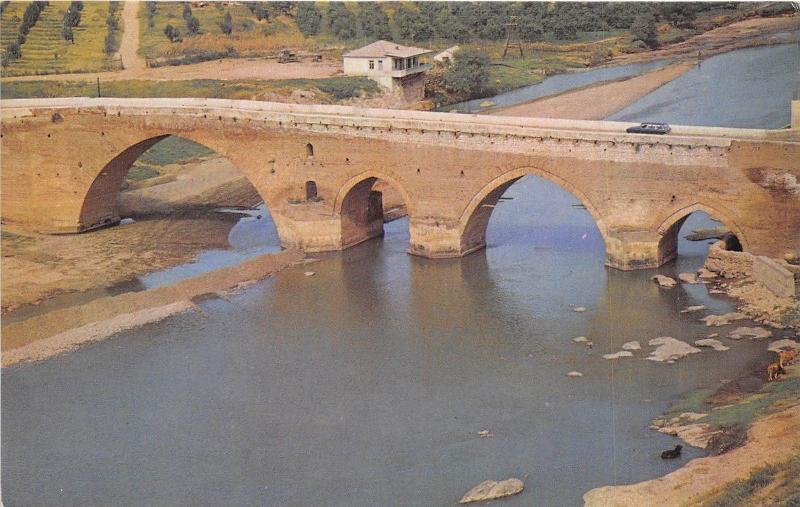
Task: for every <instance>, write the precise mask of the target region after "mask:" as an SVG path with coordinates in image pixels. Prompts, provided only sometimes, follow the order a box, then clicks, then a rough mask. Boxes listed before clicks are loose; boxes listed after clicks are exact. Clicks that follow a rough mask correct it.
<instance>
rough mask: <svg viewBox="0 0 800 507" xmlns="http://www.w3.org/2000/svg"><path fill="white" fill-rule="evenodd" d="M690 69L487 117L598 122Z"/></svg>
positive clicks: (672, 68) (686, 65) (673, 68)
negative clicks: (523, 117)
mask: <svg viewBox="0 0 800 507" xmlns="http://www.w3.org/2000/svg"><path fill="white" fill-rule="evenodd" d="M692 67H694V63H693V62H682V63H677V64H674V65H668V66H667V67H665V68H663V69H659V70H656V71H653V72H649V73H647V74H642V75H640V76H635V77H632V78H627V79H624V80H619V81H613V82H610V83H600V84H597V85H594V86H590V87H587V88H584V89H581V90H575V91H570V92H566V93H562V94H560V95H556V96H550V97H544V98H541V99H537V100H534V101H532V102H527V103H525V104H519V105H516V106H511V107H506V108H503V109H496V110H492V111H491V112H490V113H489V114H493V115H501V116H527V117H533V118H565V119H572V120H602V119H603V118H606V117H608V116H609V115H611V114H613V113H616V112H617V111H619V110H621V109H622V108H624V107H625V106H627V105H628V104H630V103H632V102H635V101H636V100H638V99H640V98H641V97H644V96H645V95H647V94H648V93H650V92H652V91H653V90H655V89H656V88H659V87H661V86H663V85H664V84H666V83H668V82H670V81H672V80H673V79H675V78H676V77H678V76H680V75H682V74H683V73H684V72H686V71H688V70H689V69H691V68H692Z"/></svg>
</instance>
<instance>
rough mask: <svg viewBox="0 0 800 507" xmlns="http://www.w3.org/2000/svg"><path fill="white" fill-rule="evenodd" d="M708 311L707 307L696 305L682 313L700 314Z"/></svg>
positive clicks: (688, 307)
mask: <svg viewBox="0 0 800 507" xmlns="http://www.w3.org/2000/svg"><path fill="white" fill-rule="evenodd" d="M705 309H706V305H694V306H687V307H686V308H684V309H683V310H681V313H692V312H699V311H702V310H705Z"/></svg>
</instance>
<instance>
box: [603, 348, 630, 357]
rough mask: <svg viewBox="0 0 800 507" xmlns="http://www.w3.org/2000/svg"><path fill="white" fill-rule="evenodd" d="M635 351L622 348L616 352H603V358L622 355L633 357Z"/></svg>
mask: <svg viewBox="0 0 800 507" xmlns="http://www.w3.org/2000/svg"><path fill="white" fill-rule="evenodd" d="M631 356H633V352H630V351H628V350H620V351H619V352H616V353H614V354H603V359H619V358H620V357H631Z"/></svg>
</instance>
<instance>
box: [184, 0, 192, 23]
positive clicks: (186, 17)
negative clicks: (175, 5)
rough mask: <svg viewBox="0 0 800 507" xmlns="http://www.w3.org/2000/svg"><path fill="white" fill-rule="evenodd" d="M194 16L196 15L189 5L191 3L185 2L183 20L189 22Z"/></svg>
mask: <svg viewBox="0 0 800 507" xmlns="http://www.w3.org/2000/svg"><path fill="white" fill-rule="evenodd" d="M193 16H194V14H192V6H191V5H190V4H189V2H184V3H183V20H184V21H186V22H188V21H189V20H190V19H191V18H192V17H193Z"/></svg>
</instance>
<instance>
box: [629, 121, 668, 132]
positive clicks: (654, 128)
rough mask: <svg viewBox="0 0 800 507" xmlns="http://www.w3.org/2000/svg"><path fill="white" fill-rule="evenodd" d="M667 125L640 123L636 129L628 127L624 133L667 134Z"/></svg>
mask: <svg viewBox="0 0 800 507" xmlns="http://www.w3.org/2000/svg"><path fill="white" fill-rule="evenodd" d="M670 130H672V129H670V127H669V125H667V124H666V123H641V124H639V125H638V126H636V127H628V128H627V129H625V132H627V133H629V134H660V135H664V134H669V131H670Z"/></svg>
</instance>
